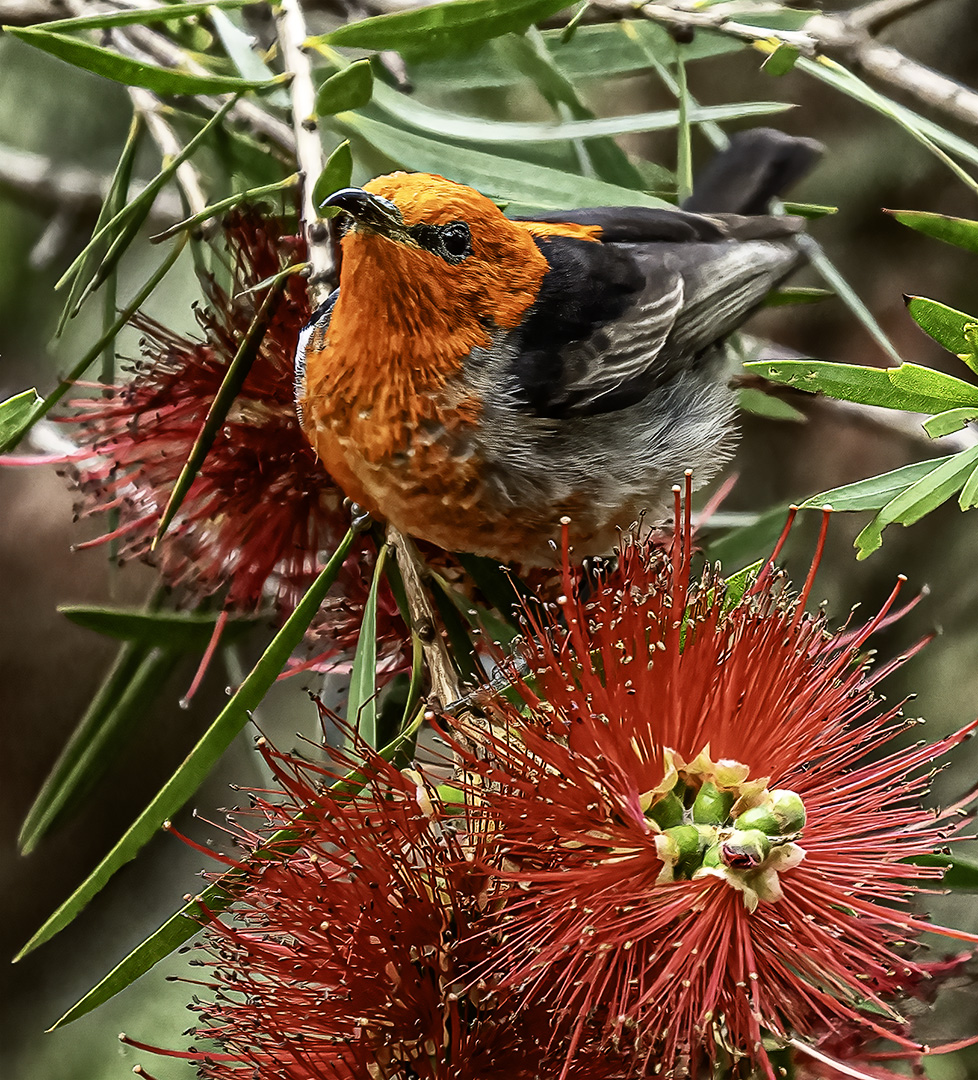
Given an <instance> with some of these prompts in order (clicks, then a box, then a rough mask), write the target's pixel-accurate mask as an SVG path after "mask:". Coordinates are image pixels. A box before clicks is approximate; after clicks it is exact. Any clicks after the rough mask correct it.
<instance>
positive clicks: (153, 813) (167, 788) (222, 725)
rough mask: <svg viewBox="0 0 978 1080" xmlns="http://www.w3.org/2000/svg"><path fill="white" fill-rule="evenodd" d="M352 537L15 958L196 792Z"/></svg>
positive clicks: (270, 678)
mask: <svg viewBox="0 0 978 1080" xmlns="http://www.w3.org/2000/svg"><path fill="white" fill-rule="evenodd" d="M353 536H354V533H353V530H352V529H350V530H349V531H348V532H347V534H346V536H345V537H344V538H343V539H342V540H341V541H340V544H339V547H338V548H337V549H336V551H335V552H334V554H333V556H332V558H331V559H330V560H329V562H328V563H327V564H326V566H325V567H324V569H323V571H322V572H321V573H320V575H319V577H317V578H316V580H315V582H314V583H313V584H312V586H310V588H309V590H308V592H307V593H306V594H305V596H304V597H303V598H302V600H301V601H300V602H299V604H298V606H297V607H296V609H295V611H293V613H292V614H291V615H290V616H289V618H288V619H287V620H286V622H285V625H284V626H283V627H282V628H281V630H279V632H278V633H277V634H276V635H275V637H274V638H273V639H272V641H271V643H270V644H269V646H268V648H267V649H266V650H265V652H264V653H263V654H262V656H261V658H260V659H259V661H258V663H257V664H256V665H255V666H254V668H252V670H251V672H250V673H249V675H248V677H247V678H246V679H245V681H244V682H243V683H242V684H241V686H240V687H238V690H237V692H236V693H235V694H234V696H233V697H232V698H231V700H230V701H229V702H228V703H227V705H225V706H224V708H223V709H222V710H221V712H220V714H219V715H218V717H217V719H216V720H215V721H214V723H213V724H211V726H210V727H209V728H208V729H207V731H206V732H204V734H203V736H202V737H201V739H200V741H199V742H198V743H197V745H196V746H195V747H194V748H193V749H192V750H191V751H190V753H189V754H188V755H187V757H186V759H185V760H184V761H183V763H182V764H181V766H180V768H179V769H177V771H176V772H175V773H174V774H173V776H172V777H171V778H170V780H169V781H167V783H166V784H165V785H164V787H163V789H162V790H161V791H160V792H159V794H158V795H157V796H156V797H155V798H154V799H153V801H152V802H151V803H150V804H149V806H147V807H146V809H145V810H144V811H143V812H142V813H141V814H140V815H139V817H138V818H137V819H136V821H135V822H134V823H133V824H132V825H131V826H130V827H129V829H127V831H126V833H125V835H124V836H123V837H122V839H121V840H119V842H118V843H117V844H116V845H115V847H113V848H112V850H111V851H110V852H109V853H108V855H106V857H105V858H104V859H103V860H102V861H101V862H100V863H99V865H98V866H97V867H96V868H95V869H94V870H93V871H92V873H91V874H89V876H88V877H87V878H86V879H85V880H84V881H83V882H82V884H81V885H80V886H79V887H78V888H77V889H76V890H75V891H74V892H73V893H72V894H71V896H69V897H68V899H67V900H65V901H64V903H63V904H61V905H60V906H59V907H58V909H57V911H55V912H54V914H53V915H51V917H50V918H49V919H47V921H46V922H45V923H44V925H43V926H42V927H41V928H40V929H39V930H38V931H37V933H36V934H34V936H33V937H32V938H31V939H30V941H29V942H28V943H27V944H26V945H25V946H24V948H23V949H22V950H21V951H20V953H19V954H18V956H17V959H22V958H23V957H24V956H26V955H27V954H28V953H30V952H33V950H34V949H36V948H37V947H38V946H39V945H42V944H43V943H44V942H45V941H48V940H49V939H50V938H52V937H54V935H55V934H57V933H59V932H60V931H61V930H63V929H64V928H65V927H66V926H67V925H68V924H69V923H70V922H71V921H72V920H73V919H74V918H75V916H76V915H77V914H78V913H79V912H80V911H81V910H82V908H84V907H85V905H86V904H87V903H88V902H89V901H90V900H91V899H92V898H93V897H94V896H96V895H97V894H98V893H99V892H100V890H101V889H102V887H103V886H104V885H105V883H106V882H107V881H108V880H109V879H110V878H111V877H112V875H113V874H114V873H115V872H116V871H117V870H118V869H119V868H120V867H121V866H124V865H125V864H126V863H127V862H129V861H130V860H131V859H134V858H135V857H136V855H137V854H138V853H139V851H140V850H141V849H142V848H143V847H144V845H145V844H147V843H148V842H149V841H150V840H151V839H152V838H153V836H155V834H156V832H157V830H158V829H159V828H160V827H161V826H162V825H163V823H164V822H165V821H167V820H168V819H169V818H170V817H172V815H173V814H175V813H176V812H177V811H178V810H179V809H180V808H181V807H182V806H183V805H184V803H186V802H187V800H188V799H189V798H190V797H191V796H192V795H193V793H194V792H195V791H196V790H197V788H198V787H199V786H200V784H201V783H202V782H203V780H204V777H206V776H207V774H208V773H209V772H210V770H211V768H212V767H213V766H214V763H215V762H216V761H217V759H218V758H219V757H220V756H221V755H222V754H223V753H224V751H225V750H226V749H227V748H228V746H230V744H231V742H232V740H233V739H234V737H235V736H236V735H237V734H238V732H239V731H240V730H241V729H242V728H243V727H244V725H245V724H246V723H247V721H248V717H249V715H250V713H251V710H252V709H255V708H256V707H257V706H258V704H259V703H260V702H261V700H262V698H263V697H264V696H265V694H266V693H267V691H268V689H269V687H270V686H271V685H272V683H273V682H275V679H276V677H277V676H278V674H279V672H280V671H281V670H282V668H283V666H284V665H285V663H286V661H287V660H288V658H289V656H290V655H291V654H292V652H293V650H294V649H295V648H296V646H297V645H298V644H299V642H300V641H301V640H302V635H303V634H304V633H305V631H306V628H307V627H308V625H309V623H310V622H311V621H312V618H313V616H314V615H315V614H316V612H317V611H318V610H319V606H320V604H321V603H322V601H323V599H324V598H325V596H326V593H327V592H328V591H329V589H330V587H331V586H332V584H333V582H334V581H335V580H336V576H337V574H338V573H339V570H340V567H341V566H342V565H343V560H344V559H345V558H346V556H347V553H348V552H349V550H350V547H351V546H352V544H353Z"/></svg>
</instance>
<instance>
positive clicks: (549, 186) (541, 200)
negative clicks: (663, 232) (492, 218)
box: [336, 113, 668, 209]
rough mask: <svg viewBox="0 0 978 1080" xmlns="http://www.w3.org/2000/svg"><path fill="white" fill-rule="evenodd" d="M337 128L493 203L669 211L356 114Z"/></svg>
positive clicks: (641, 198)
mask: <svg viewBox="0 0 978 1080" xmlns="http://www.w3.org/2000/svg"><path fill="white" fill-rule="evenodd" d="M336 122H337V123H338V125H339V126H341V127H343V128H344V129H346V130H348V131H350V132H352V133H354V134H356V135H359V136H360V137H361V138H363V139H365V140H366V141H367V142H368V143H370V145H371V146H374V147H376V149H378V150H379V151H380V152H381V153H382V154H385V155H386V156H387V157H389V158H391V159H393V160H394V161H396V162H398V163H400V164H401V165H402V166H404V167H406V168H409V169H416V170H417V171H419V172H432V173H438V174H439V175H446V174H447V175H449V176H451V177H452V179H454V180H457V181H458V182H459V183H462V184H470V185H471V186H473V187H476V188H478V189H479V190H480V191H482V192H483V193H485V194H486V195H489V196H490V197H493V198H496V199H499V200H501V201H504V202H509V203H511V204H518V206H519V207H520V208H524V207H532V208H536V209H538V208H549V209H567V208H569V207H575V206H602V205H618V206H666V205H668V204H667V203H665V202H664V201H663V200H662V199H656V198H653V197H652V196H651V195H645V194H644V193H643V192H641V191H633V190H631V189H630V188H622V187H618V186H616V185H615V184H608V183H605V182H604V181H603V180H594V179H589V178H587V177H582V176H574V175H572V174H571V173H563V172H560V171H558V170H557V169H549V168H547V167H546V166H544V165H533V164H530V163H529V162H526V161H515V160H513V159H512V158H504V157H498V156H496V155H494V154H485V153H482V152H481V151H478V150H470V149H469V148H468V147H460V146H450V145H448V144H447V143H441V142H437V141H435V140H433V139H426V138H424V137H423V136H421V135H415V134H412V133H411V132H408V131H403V130H400V129H399V128H395V127H391V126H389V125H388V124H382V123H381V122H380V121H378V120H371V119H368V118H367V117H365V116H360V115H359V114H357V113H343V114H341V116H339V117H337V121H336ZM511 209H512V207H511Z"/></svg>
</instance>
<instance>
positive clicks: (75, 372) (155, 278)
mask: <svg viewBox="0 0 978 1080" xmlns="http://www.w3.org/2000/svg"><path fill="white" fill-rule="evenodd" d="M185 243H186V235H184V236H181V237H180V238H179V239H178V240H177V242H176V243H175V244H174V245H173V248H172V250H171V251H170V252H169V254H168V255H167V257H166V258H165V259H164V260H163V262H162V263H160V265H159V266H158V267H157V268H156V270H155V271H154V272H153V273H152V275H151V276H150V278H149V280H148V281H147V282H146V284H145V285H143V287H142V288H141V289H140V290H139V292H137V293H136V295H135V296H134V297H133V298H132V300H130V302H129V303H128V304H127V305H126V307H125V308H124V309H123V310H122V312H121V313H120V314H119V318H118V319H116V321H115V322H114V323H113V324H112V325H111V326H110V327H109V328H108V330H106V331H105V332H104V333H103V334H102V336H101V337H100V338H99V339H98V341H96V342H95V344H94V345H93V346H92V347H91V348H90V349H89V350H88V352H87V353H85V355H84V356H83V357H82V358H81V359H80V360H79V361H78V363H77V364H75V366H74V367H73V368H71V370H70V371H69V372H68V373H67V374H66V375H63V376H62V377H61V380H60V382H59V383H58V385H57V386H56V387H55V388H54V389H53V390H52V391H51V393H50V394H48V395H47V397H46V398H45V399H44V400H43V401H42V402H41V403H40V404H39V405H38V406H37V407H36V408H35V410H34V412H33V413H32V414H31V415H30V416H29V417H28V418H27V420H26V421H25V422H24V424H23V426H22V428H21V430H20V431H18V432H15V433H14V435H13V436H11V440H12V441H8V442H7V443H5V444H4V445H3V446H2V447H0V450H6V449H8V448H9V447H10V446H13V445H14V444H15V443H17V442H19V441H20V439H22V438H23V436H24V435H25V434H26V432H27V431H28V430H29V429H30V427H31V426H32V425H33V424H34V423H36V422H37V421H38V420H40V419H41V417H42V416H45V415H46V414H47V413H48V412H49V411H50V410H51V409H53V408H54V406H55V405H56V404H57V403H58V402H59V401H60V400H61V399H62V398H63V397H64V396H65V394H67V393H68V391H69V390H70V389H71V388H72V387H73V386H74V385H75V382H76V381H77V380H78V379H80V378H81V377H82V375H84V374H85V372H86V371H87V370H88V369H89V368H90V367H91V365H92V364H94V363H95V361H96V360H97V359H98V358H99V356H100V355H101V354H102V350H103V349H104V348H105V346H106V344H107V343H108V342H109V341H112V340H113V338H115V336H116V335H117V334H118V333H119V331H120V330H121V329H122V328H123V327H124V326H126V325H127V324H128V322H129V320H130V319H131V318H132V317H133V315H135V313H136V312H137V311H138V310H139V309H140V308H141V307H142V306H143V304H144V303H145V302H146V300H147V298H148V297H149V296H150V295H151V294H152V293H153V292H154V291H155V289H156V287H157V285H159V283H160V282H161V281H162V280H163V278H165V277H166V275H167V274H168V273H169V272H170V270H171V269H172V268H173V264H174V263H175V262H176V261H177V259H178V258H179V257H180V255H181V253H182V252H183V248H184V244H185Z"/></svg>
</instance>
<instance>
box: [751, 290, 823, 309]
mask: <svg viewBox="0 0 978 1080" xmlns="http://www.w3.org/2000/svg"><path fill="white" fill-rule="evenodd" d="M835 295H836V294H835V293H834V292H833V291H832V290H831V289H815V288H804V287H799V288H793V289H776V290H775V291H774V292H772V293H768V295H767V297H766V298H765V300H764V306H765V307H784V306H785V305H786V304H818V303H821V301H822V300H829V299H831V298H832V297H833V296H835Z"/></svg>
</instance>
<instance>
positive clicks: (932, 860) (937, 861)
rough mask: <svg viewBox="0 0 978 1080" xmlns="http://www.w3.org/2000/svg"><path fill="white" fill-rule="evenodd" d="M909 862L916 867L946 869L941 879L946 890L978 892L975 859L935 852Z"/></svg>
mask: <svg viewBox="0 0 978 1080" xmlns="http://www.w3.org/2000/svg"><path fill="white" fill-rule="evenodd" d="M908 861H909V862H912V863H913V864H914V865H915V866H943V867H945V868H946V869H945V873H944V877H943V878H942V879H941V885H943V886H944V888H945V889H954V890H955V891H960V892H978V861H976V860H975V859H963V858H962V857H961V856H960V855H945V854H944V853H943V852H937V851H935V852H933V853H932V854H927V855H915V856H914V857H913V858H912V859H910V860H908Z"/></svg>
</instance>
